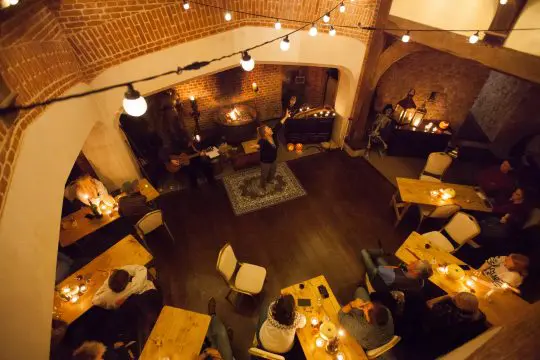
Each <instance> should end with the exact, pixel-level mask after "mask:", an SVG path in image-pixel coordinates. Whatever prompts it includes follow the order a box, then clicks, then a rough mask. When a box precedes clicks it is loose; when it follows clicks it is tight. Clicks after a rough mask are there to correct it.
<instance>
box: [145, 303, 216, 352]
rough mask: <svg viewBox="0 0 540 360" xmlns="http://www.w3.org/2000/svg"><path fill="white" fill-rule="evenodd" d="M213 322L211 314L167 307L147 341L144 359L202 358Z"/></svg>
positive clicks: (164, 308)
mask: <svg viewBox="0 0 540 360" xmlns="http://www.w3.org/2000/svg"><path fill="white" fill-rule="evenodd" d="M209 324H210V316H209V315H206V314H199V313H196V312H193V311H188V310H184V309H179V308H175V307H171V306H165V307H163V309H162V310H161V313H160V314H159V318H158V319H157V321H156V324H155V325H154V328H153V329H152V332H151V333H150V336H149V337H148V340H147V341H146V344H145V346H144V349H143V352H142V354H141V360H144V359H147V360H156V359H157V360H160V359H170V360H195V359H198V356H199V353H200V351H201V347H202V345H203V342H204V338H205V336H206V332H207V331H208V325H209Z"/></svg>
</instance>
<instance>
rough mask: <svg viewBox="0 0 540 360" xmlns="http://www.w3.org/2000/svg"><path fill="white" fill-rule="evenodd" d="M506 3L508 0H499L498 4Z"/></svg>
mask: <svg viewBox="0 0 540 360" xmlns="http://www.w3.org/2000/svg"><path fill="white" fill-rule="evenodd" d="M507 3H508V0H499V4H501V5H506V4H507Z"/></svg>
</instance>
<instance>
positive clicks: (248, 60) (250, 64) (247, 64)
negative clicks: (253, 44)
mask: <svg viewBox="0 0 540 360" xmlns="http://www.w3.org/2000/svg"><path fill="white" fill-rule="evenodd" d="M240 65H242V69H244V70H245V71H251V70H253V68H254V67H255V60H253V58H252V57H251V56H250V55H249V54H248V52H247V51H244V52H243V53H242V60H240Z"/></svg>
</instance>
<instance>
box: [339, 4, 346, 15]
mask: <svg viewBox="0 0 540 360" xmlns="http://www.w3.org/2000/svg"><path fill="white" fill-rule="evenodd" d="M339 12H340V13H344V12H345V4H344V3H343V1H342V2H341V4H339Z"/></svg>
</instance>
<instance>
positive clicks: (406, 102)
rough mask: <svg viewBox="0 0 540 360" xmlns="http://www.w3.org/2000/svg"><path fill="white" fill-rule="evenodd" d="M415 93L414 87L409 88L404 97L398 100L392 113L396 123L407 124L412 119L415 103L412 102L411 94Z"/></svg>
mask: <svg viewBox="0 0 540 360" xmlns="http://www.w3.org/2000/svg"><path fill="white" fill-rule="evenodd" d="M414 94H415V91H414V89H411V90H409V93H408V94H407V96H406V97H405V98H404V99H401V100H400V101H398V103H397V104H396V106H395V107H394V112H393V113H392V114H393V115H392V116H393V117H394V120H396V122H397V123H398V125H407V124H410V122H411V121H412V119H413V115H414V113H415V110H416V104H415V103H414V100H413V96H414Z"/></svg>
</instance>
